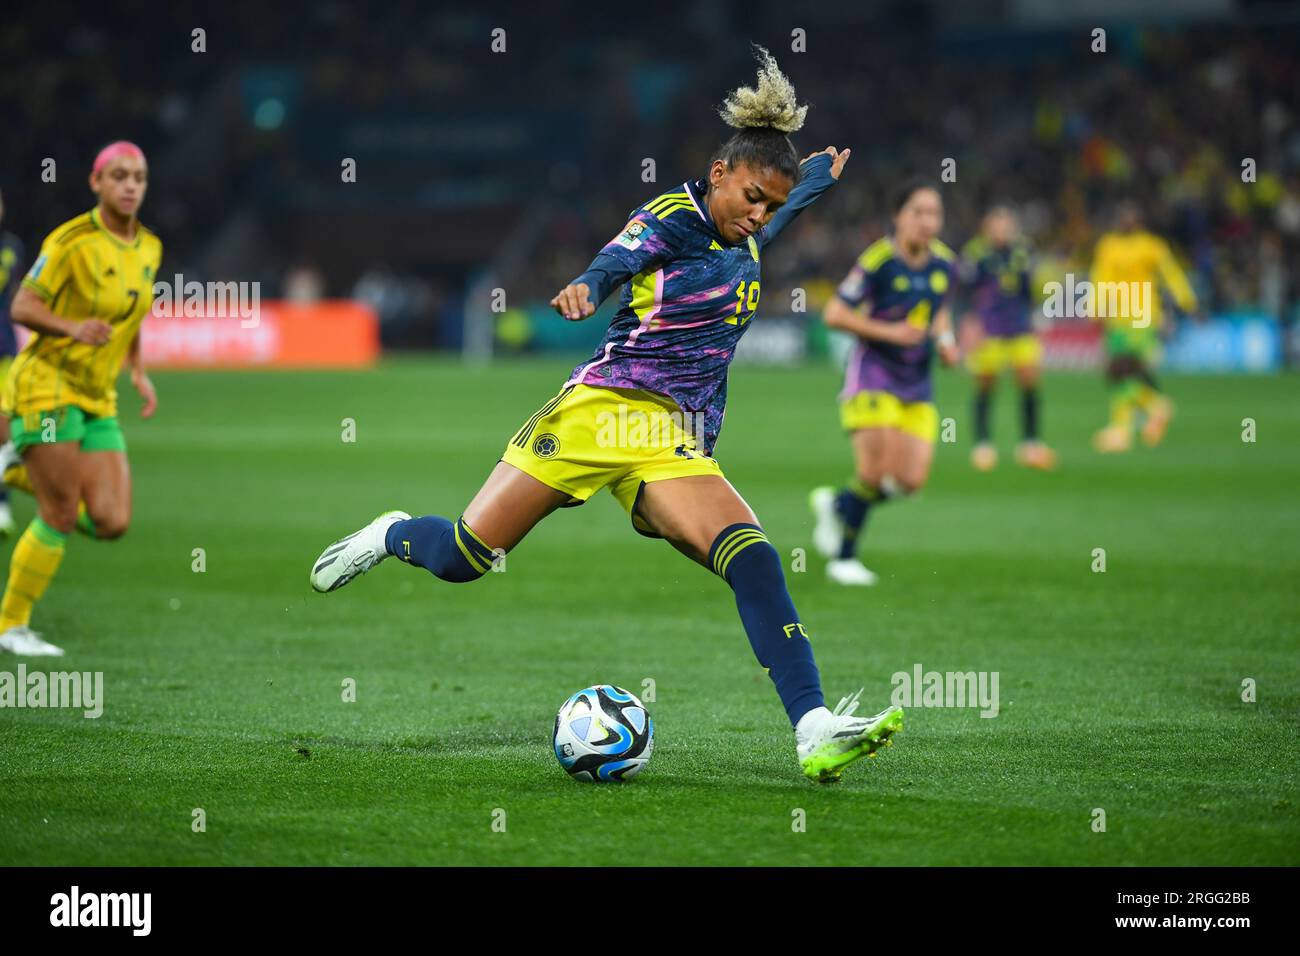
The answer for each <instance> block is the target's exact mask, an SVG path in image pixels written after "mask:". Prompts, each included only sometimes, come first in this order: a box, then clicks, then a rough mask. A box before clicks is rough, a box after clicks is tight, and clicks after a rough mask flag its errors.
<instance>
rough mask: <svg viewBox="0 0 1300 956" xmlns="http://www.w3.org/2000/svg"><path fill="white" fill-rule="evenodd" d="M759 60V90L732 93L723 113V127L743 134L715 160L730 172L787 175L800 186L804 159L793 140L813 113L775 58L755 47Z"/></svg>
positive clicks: (727, 144) (734, 139) (723, 148)
mask: <svg viewBox="0 0 1300 956" xmlns="http://www.w3.org/2000/svg"><path fill="white" fill-rule="evenodd" d="M754 56H755V57H756V58H757V59H758V62H759V67H758V82H757V84H756V85H755V86H752V87H751V86H741V87H738V88H736V89H734V90H732V91H731V92H730V93H729V94H727V98H726V100H725V101H723V104H722V106H721V107H719V108H718V115H719V116H721V117H722V119H723V121H724V122H725V123H726V124H727V125H728V126H731V127H733V128H735V129H737V130H739V132H737V133H736V134H735V135H733V136H732V137H731V139H729V140H727V142H726V143H724V144H723V146H722V149H721V150H719V152H718V154H717V156H715V157H714V158H715V159H721V160H723V161H724V162H725V163H726V164H727V168H728V169H734V168H735V167H736V166H738V165H740V164H745V165H748V166H752V167H753V168H755V169H771V170H774V171H776V172H778V173H783V174H785V175H786V176H789V177H790V178H791V179H792V180H794V181H796V182H797V181H798V179H799V154H798V153H796V152H795V149H794V146H793V145H792V144H791V142H790V138H789V135H788V134H789V133H793V132H794V131H795V130H797V129H799V128H800V127H801V126H803V121H804V117H805V116H806V115H807V114H808V107H807V106H802V105H800V103H799V101H798V99H797V98H796V97H795V92H794V85H793V84H792V83H791V82H790V81H789V79H787V78H786V75H785V74H784V73H782V72H781V68H780V67H779V66H777V65H776V58H775V57H773V56H772V54H770V53H768V52H767V50H765V49H763V48H762V47H761V46H757V45H755V47H754Z"/></svg>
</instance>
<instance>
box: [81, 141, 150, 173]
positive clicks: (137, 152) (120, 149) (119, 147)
mask: <svg viewBox="0 0 1300 956" xmlns="http://www.w3.org/2000/svg"><path fill="white" fill-rule="evenodd" d="M119 156H131V157H134V158H136V159H139V160H141V161H143V160H144V150H142V149H141V148H140V147H139V146H137V145H135V143H130V142H127V141H126V140H124V139H119V140H118V141H117V142H116V143H109V144H108V145H107V146H105V147H104V148H103V149H101V150H100V151H99V155H98V156H96V157H95V165H94V166H92V167H90V174H91V175H92V176H96V175H98V174H99V171H100V170H101V169H103V168H104V167H105V166H107V165H108V164H109V163H111V162H112V161H113V160H115V159H117V158H118V157H119Z"/></svg>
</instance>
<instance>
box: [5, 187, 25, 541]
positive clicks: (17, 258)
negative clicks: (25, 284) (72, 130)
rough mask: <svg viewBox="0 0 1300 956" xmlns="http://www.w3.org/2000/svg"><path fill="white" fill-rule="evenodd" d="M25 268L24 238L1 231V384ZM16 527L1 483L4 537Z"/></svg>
mask: <svg viewBox="0 0 1300 956" xmlns="http://www.w3.org/2000/svg"><path fill="white" fill-rule="evenodd" d="M4 218H5V200H4V196H3V195H0V224H3V223H4ZM22 270H23V244H22V241H21V240H20V239H19V238H18V237H17V236H15V235H14V234H13V233H10V232H0V383H2V382H3V381H4V379H5V376H7V375H8V374H9V367H10V366H11V365H12V364H13V361H14V356H15V355H17V354H18V336H17V335H15V334H14V326H13V322H12V321H11V320H10V318H9V306H10V305H11V303H12V302H13V298H14V291H15V290H16V289H17V288H18V282H19V277H20V276H21V275H22ZM8 441H9V419H8V418H7V417H5V416H4V415H0V445H3V444H5V443H6V442H8ZM15 530H16V529H15V528H14V516H13V512H12V511H11V510H10V508H9V491H8V489H7V488H5V486H4V485H3V484H0V537H5V538H7V537H9V535H11V534H13V533H14V531H15Z"/></svg>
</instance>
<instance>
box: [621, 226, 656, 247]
mask: <svg viewBox="0 0 1300 956" xmlns="http://www.w3.org/2000/svg"><path fill="white" fill-rule="evenodd" d="M653 233H654V230H653V229H651V228H650V227H649V226H647V225H646V224H645V223H644V222H642V221H641V220H640V219H633V220H632V221H631V222H629V223H628V224H627V226H626V227H625V228H624V229H623V231H622V232H620V233H619V234H618V236H617V237H616V238H615V239H614V242H615V243H616V244H618V245H620V246H622V247H623V248H624V249H639V248H640V247H641V243H643V242H644V241H645V240H646V239H648V238H649V237H650V236H651V235H652V234H653Z"/></svg>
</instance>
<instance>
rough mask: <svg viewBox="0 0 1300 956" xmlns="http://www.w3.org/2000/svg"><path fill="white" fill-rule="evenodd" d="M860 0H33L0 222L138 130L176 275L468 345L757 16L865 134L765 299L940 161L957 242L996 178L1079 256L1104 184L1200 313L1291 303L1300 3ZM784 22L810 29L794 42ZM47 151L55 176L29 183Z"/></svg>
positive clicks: (837, 251)
mask: <svg viewBox="0 0 1300 956" xmlns="http://www.w3.org/2000/svg"><path fill="white" fill-rule="evenodd" d="M851 6H853V9H851V10H845V9H841V8H838V7H837V8H836V9H833V10H832V9H820V8H819V9H808V10H802V9H801V10H799V11H797V12H795V13H792V12H791V11H790V10H789V9H788V7H785V5H782V4H778V3H773V2H748V3H739V2H720V3H716V4H705V5H700V4H690V3H679V2H676V0H670V2H665V3H663V4H660V5H658V8H657V13H656V16H655V22H656V24H658V25H660V26H662V29H658V30H655V31H653V32H652V33H651V34H649V35H647V34H646V33H645V32H644V29H642V30H640V31H638V30H633V29H629V25H628V24H623V23H614V22H610V21H608V20H606V19H603V18H601V17H598V16H594V15H590V14H587V15H583V14H581V13H577V12H575V15H574V16H572V17H571V18H570V19H569V21H568V22H567V25H566V29H565V30H564V31H563V35H564V37H565V39H564V42H563V43H560V44H555V43H554V42H548V43H547V44H546V45H544V46H538V45H534V43H533V42H532V39H533V38H534V37H539V36H542V35H544V33H545V35H548V36H550V37H554V35H555V29H554V18H555V17H556V16H557V15H559V14H558V13H557V10H556V9H554V8H549V7H547V8H543V7H542V6H541V5H537V6H534V7H531V8H526V7H520V8H518V9H514V8H511V9H509V10H505V11H501V12H493V11H491V10H488V9H483V10H480V11H478V12H466V11H463V10H462V11H450V10H447V11H440V10H439V9H437V8H436V7H427V6H420V5H414V4H409V5H408V4H404V3H396V4H388V5H384V6H383V7H374V6H371V5H367V6H364V7H362V6H348V5H345V4H343V3H339V2H336V0H325V2H322V3H316V4H312V5H309V6H306V5H305V6H302V7H298V8H278V7H275V6H273V5H264V6H256V7H254V6H251V5H239V4H230V5H227V6H223V7H221V8H219V9H207V8H204V7H202V6H200V5H198V4H187V3H178V4H174V5H169V6H166V7H163V8H160V7H156V6H153V5H143V4H140V5H127V6H126V7H125V8H124V9H125V10H126V11H128V12H125V13H123V12H121V11H117V10H114V11H109V10H107V9H106V8H94V9H91V8H84V7H82V6H80V5H78V4H75V3H70V2H66V0H51V2H47V3H43V4H42V5H41V11H40V15H39V16H33V17H29V18H27V22H26V23H23V22H19V21H17V20H13V19H11V20H9V21H8V22H6V23H4V25H3V26H0V57H3V58H4V62H5V69H4V70H3V71H0V123H2V124H3V129H4V140H5V146H4V148H3V149H4V163H3V166H0V188H3V190H4V195H5V200H6V218H5V222H4V228H5V229H7V230H9V231H13V232H15V233H17V234H18V235H19V236H20V237H21V238H22V239H23V240H24V241H25V242H26V243H27V246H28V248H29V249H34V248H35V247H36V245H37V244H38V243H39V241H40V239H41V237H42V236H43V235H44V234H45V233H46V232H47V231H48V230H49V229H51V228H52V227H53V226H54V225H56V224H58V223H59V222H62V221H63V220H65V219H67V218H69V217H70V216H72V215H75V214H76V213H77V212H80V211H83V210H84V209H85V208H88V207H89V205H90V204H91V203H90V195H89V192H88V191H87V189H86V187H85V173H86V171H87V170H86V167H88V165H89V162H90V158H91V157H92V156H93V154H94V151H95V149H96V148H98V147H99V146H100V145H102V144H103V143H105V142H108V141H110V140H112V139H115V138H120V137H129V138H132V139H134V140H136V141H137V142H139V143H140V144H141V145H142V146H143V147H144V149H145V150H146V152H147V153H148V155H149V156H150V161H151V191H150V195H149V198H148V200H147V202H146V205H145V207H144V211H143V219H144V221H145V222H146V223H147V224H149V225H150V226H151V227H153V228H154V229H155V230H156V231H157V232H159V234H160V235H161V236H162V238H163V240H164V243H165V247H166V258H165V261H164V270H165V271H179V272H183V273H184V274H185V276H186V278H187V279H189V278H195V279H200V280H207V279H226V278H240V279H245V280H248V279H257V280H260V281H261V282H262V284H263V295H264V296H267V297H274V296H287V297H291V298H299V299H308V300H310V299H312V298H315V297H320V296H356V297H360V298H363V299H365V300H366V301H369V302H371V303H373V304H374V305H375V306H376V308H377V310H378V311H379V313H380V316H381V320H382V323H383V325H382V327H383V335H384V340H385V343H386V344H388V345H394V346H417V347H431V346H443V347H456V346H457V345H459V343H460V336H461V326H462V322H461V317H462V314H463V311H464V309H465V308H466V301H467V299H466V296H467V289H470V288H472V287H473V285H474V283H476V282H480V283H481V282H483V281H484V280H485V277H486V278H487V279H489V280H490V281H492V282H493V283H494V284H496V285H500V286H501V287H503V288H505V289H506V290H507V295H508V296H509V297H510V298H511V301H512V303H515V304H518V303H524V304H535V303H538V302H544V301H545V300H546V299H548V298H549V297H550V296H551V295H552V294H553V293H554V291H555V290H556V289H557V288H558V287H559V286H561V285H562V284H563V283H564V282H566V281H567V280H569V279H570V278H571V277H573V276H574V275H576V274H578V273H579V272H580V271H581V270H582V269H583V267H584V266H585V265H586V264H587V262H588V261H589V260H590V258H591V256H592V255H593V254H594V252H595V251H596V250H597V249H598V248H599V247H600V246H601V245H602V244H603V243H604V242H605V241H606V240H607V239H608V238H609V237H610V236H611V235H612V234H613V233H614V232H615V231H616V230H617V229H618V227H619V226H621V225H622V224H623V223H624V221H625V220H626V217H627V214H628V213H629V212H630V211H631V210H632V209H633V208H634V207H635V206H637V205H638V204H639V203H641V202H643V201H644V200H646V199H648V198H650V197H652V196H653V195H655V194H657V193H659V192H662V191H665V190H667V189H669V188H671V187H673V186H675V185H676V184H677V183H679V182H680V181H681V180H682V179H684V178H686V177H687V176H695V175H700V174H702V172H703V170H704V169H705V167H706V164H707V161H708V159H709V157H710V153H711V151H712V150H713V149H714V148H715V147H716V146H717V145H718V144H719V142H720V141H721V139H722V138H723V136H724V135H725V129H724V127H723V126H722V124H721V123H720V122H719V121H718V120H717V118H716V116H715V115H714V111H713V110H714V107H715V106H716V104H717V103H718V102H720V100H721V99H722V96H723V94H724V93H725V91H726V90H727V89H729V88H731V87H733V86H735V85H737V84H738V83H741V82H748V81H749V80H750V79H752V75H753V70H752V60H751V59H750V55H749V51H748V41H749V40H754V41H756V42H761V43H763V44H765V45H767V46H769V47H770V48H771V49H772V50H773V52H774V53H776V55H777V57H778V59H779V60H780V61H781V63H782V65H783V67H784V68H785V69H786V70H787V72H788V73H789V74H790V76H791V78H792V79H793V80H794V82H795V84H796V87H797V89H798V91H799V93H800V95H801V97H802V98H803V99H804V100H805V101H806V102H809V103H810V104H811V105H812V109H811V110H810V112H809V117H808V123H807V125H806V127H805V129H804V130H803V131H801V132H800V133H799V134H797V135H796V137H795V140H796V145H797V146H798V148H799V149H800V150H801V151H802V152H813V151H814V150H816V149H820V148H822V147H824V146H826V145H828V144H834V145H836V146H839V147H844V146H851V147H853V151H854V155H853V159H852V161H851V163H850V166H849V171H848V173H847V174H846V177H845V179H844V181H843V182H842V183H841V184H840V185H839V186H838V187H837V189H836V191H835V192H834V193H832V194H831V195H830V196H828V197H827V200H826V201H825V202H824V203H822V204H820V205H819V206H818V207H817V208H815V210H813V211H812V213H811V214H809V215H805V216H803V217H802V218H801V220H800V221H799V223H798V224H797V227H796V228H795V229H794V230H793V234H792V235H790V236H788V237H786V238H785V239H784V240H783V242H782V244H781V246H779V247H774V251H773V254H771V255H770V256H769V257H768V259H767V261H766V262H765V266H764V269H765V272H764V298H765V299H766V300H767V301H769V302H789V298H788V293H789V290H790V289H791V288H793V287H795V286H799V287H802V288H805V289H807V290H808V292H809V310H810V312H815V311H816V310H818V309H819V308H820V304H821V302H822V301H824V299H825V297H826V296H827V295H828V294H829V292H830V290H831V289H833V287H834V283H835V282H836V281H837V280H838V279H839V277H840V276H841V275H842V274H843V273H844V271H845V270H846V269H847V267H848V266H849V264H850V263H851V261H852V260H853V258H854V257H855V256H856V255H857V253H858V252H859V251H860V250H861V249H862V248H863V247H864V246H865V245H866V244H867V243H868V242H869V241H871V240H872V239H874V238H875V237H877V236H879V235H881V234H882V233H884V232H885V231H886V230H887V229H888V225H889V216H888V211H887V203H888V196H889V194H890V191H891V188H892V186H893V185H895V184H896V183H898V182H899V181H900V180H902V179H903V178H905V177H907V176H909V175H912V174H917V173H920V174H926V175H932V176H936V177H937V175H938V173H939V169H940V163H941V162H942V160H944V159H945V158H952V159H954V160H956V182H955V183H952V184H948V185H945V186H944V190H943V192H944V196H945V202H946V204H947V210H948V221H947V227H946V229H945V231H944V236H945V238H946V239H947V240H948V241H949V243H950V244H952V245H955V246H959V245H960V244H961V243H962V242H964V241H965V240H966V239H967V238H969V237H970V236H971V235H972V233H973V231H974V230H975V229H976V228H977V226H978V222H979V218H980V216H981V214H982V212H983V210H984V209H985V208H986V207H987V206H988V204H989V203H991V202H993V201H995V200H1004V201H1010V202H1012V203H1014V204H1016V205H1017V207H1018V208H1019V209H1020V210H1021V213H1022V217H1023V220H1024V223H1025V225H1026V227H1027V230H1028V232H1029V234H1030V235H1031V237H1032V238H1033V240H1034V242H1035V243H1036V245H1037V247H1038V249H1039V250H1040V252H1041V253H1042V254H1043V256H1044V261H1045V266H1044V269H1045V272H1052V271H1056V272H1063V271H1066V270H1077V271H1083V270H1085V269H1086V267H1087V262H1088V258H1089V254H1090V250H1091V247H1092V244H1093V243H1094V241H1095V239H1096V237H1097V236H1098V234H1099V231H1100V230H1101V229H1102V228H1104V226H1105V224H1106V217H1107V216H1108V214H1109V210H1110V209H1111V208H1112V206H1113V205H1114V203H1115V202H1116V201H1117V200H1118V199H1120V198H1122V197H1133V198H1136V199H1137V200H1138V201H1139V202H1140V203H1141V205H1142V206H1143V208H1144V210H1145V212H1146V217H1147V221H1148V223H1149V224H1150V226H1151V227H1152V228H1153V229H1154V230H1155V231H1157V232H1159V233H1161V234H1162V235H1164V236H1166V237H1167V238H1169V239H1170V240H1171V241H1172V242H1173V243H1174V244H1175V247H1176V249H1177V250H1178V252H1179V254H1180V257H1181V258H1182V259H1183V260H1184V262H1185V264H1186V265H1187V266H1188V268H1189V274H1190V275H1191V277H1192V281H1193V283H1194V285H1195V287H1196V290H1197V292H1198V294H1199V296H1200V297H1201V299H1202V301H1203V303H1204V304H1205V305H1206V307H1207V309H1208V310H1210V311H1214V312H1221V313H1222V312H1233V311H1237V310H1244V309H1248V310H1253V311H1257V312H1264V313H1266V314H1268V315H1271V316H1275V317H1277V318H1278V319H1279V320H1280V321H1282V322H1283V323H1284V324H1288V325H1289V324H1292V323H1294V321H1295V318H1296V314H1297V302H1298V301H1300V118H1298V115H1297V114H1298V113H1300V59H1298V58H1297V57H1296V55H1295V51H1296V50H1297V49H1300V15H1297V14H1296V13H1294V11H1292V12H1290V13H1287V12H1286V11H1282V12H1280V13H1279V12H1278V11H1277V10H1275V9H1274V8H1272V7H1267V8H1265V7H1262V6H1261V7H1259V8H1257V11H1256V12H1258V11H1262V10H1267V11H1270V12H1269V15H1268V16H1267V17H1264V16H1257V17H1256V18H1255V19H1253V20H1252V19H1250V18H1242V17H1236V18H1234V20H1233V22H1232V23H1227V22H1220V21H1217V20H1215V19H1209V20H1205V19H1199V20H1192V21H1187V22H1181V23H1180V22H1172V23H1169V22H1166V21H1165V20H1164V19H1162V21H1161V25H1160V26H1148V25H1142V24H1139V23H1112V22H1109V21H1106V20H1100V18H1097V19H1099V20H1100V22H1098V23H1096V24H1094V23H1092V22H1091V21H1090V20H1088V18H1086V17H1084V18H1083V19H1079V20H1075V21H1073V22H1071V23H1069V24H1064V23H1049V24H1046V25H1044V24H1042V23H1037V22H1035V23H1024V22H1018V21H1017V20H1015V19H1014V18H1013V17H1011V16H1010V15H1009V14H1007V13H1006V9H1007V5H1004V4H1000V3H992V2H978V0H977V2H973V3H971V4H966V5H958V6H959V7H961V10H960V11H959V12H954V11H953V10H951V9H949V8H946V7H943V6H942V5H937V4H924V3H865V4H860V5H851ZM1083 6H1084V7H1086V4H1083ZM41 22H44V23H45V24H46V29H45V31H44V32H43V31H42V28H41V27H40V26H39V25H38V24H39V23H41ZM1094 26H1102V27H1105V28H1106V30H1107V49H1106V52H1105V53H1094V52H1092V50H1091V48H1090V47H1091V43H1092V38H1091V31H1092V28H1093V27H1094ZM795 27H798V28H802V29H804V30H806V31H807V40H806V43H807V52H806V53H793V52H790V43H791V30H792V29H793V28H795ZM195 28H202V29H203V30H204V31H205V33H204V36H203V42H204V44H205V48H206V49H205V52H196V51H195V49H194V46H195V44H196V42H197V41H196V40H195V38H194V34H193V32H192V31H193V30H195ZM496 28H503V29H504V30H505V34H504V36H503V37H502V38H501V39H502V40H503V42H504V43H505V52H493V50H492V49H491V43H492V40H493V35H492V31H493V30H494V29H496ZM46 157H52V158H55V159H56V161H57V163H58V167H57V168H58V178H57V181H56V182H55V183H44V182H42V181H41V178H40V171H41V163H42V161H43V160H44V159H45V158H46ZM344 157H351V158H354V159H356V161H357V176H356V182H344V181H343V180H342V177H341V175H340V164H341V161H342V160H343V158H344ZM1247 158H1250V159H1253V160H1254V161H1255V164H1256V181H1255V182H1253V183H1246V182H1243V180H1242V162H1243V160H1244V159H1247ZM647 159H650V160H653V161H654V164H655V176H656V181H655V182H653V183H647V182H644V181H643V180H642V172H643V169H644V161H645V160H647ZM523 334H524V339H523V340H521V344H522V342H523V341H525V340H526V339H527V334H526V330H525V332H524V333H523Z"/></svg>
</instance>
